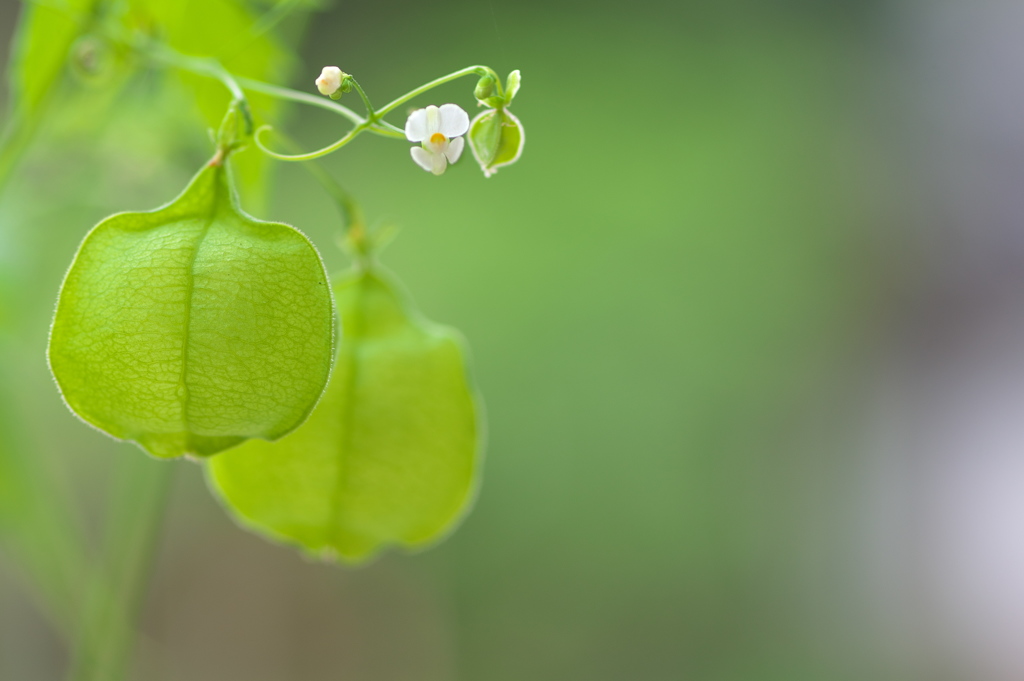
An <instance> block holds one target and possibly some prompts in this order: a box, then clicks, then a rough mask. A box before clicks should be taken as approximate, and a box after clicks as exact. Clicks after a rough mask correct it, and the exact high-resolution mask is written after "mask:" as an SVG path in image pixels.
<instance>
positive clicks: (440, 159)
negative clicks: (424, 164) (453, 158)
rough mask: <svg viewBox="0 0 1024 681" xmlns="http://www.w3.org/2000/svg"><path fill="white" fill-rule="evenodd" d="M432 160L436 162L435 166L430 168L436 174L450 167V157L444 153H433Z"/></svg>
mask: <svg viewBox="0 0 1024 681" xmlns="http://www.w3.org/2000/svg"><path fill="white" fill-rule="evenodd" d="M430 160H431V162H432V163H433V164H434V167H433V168H431V169H430V172H432V173H434V174H435V175H440V174H442V173H443V172H444V169H445V168H447V167H448V159H446V158H445V157H444V154H431V155H430Z"/></svg>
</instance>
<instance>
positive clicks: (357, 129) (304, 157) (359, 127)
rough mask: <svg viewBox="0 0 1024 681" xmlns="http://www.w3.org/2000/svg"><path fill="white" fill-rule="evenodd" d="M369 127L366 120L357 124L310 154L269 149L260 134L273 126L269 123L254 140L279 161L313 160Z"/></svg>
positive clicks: (346, 142)
mask: <svg viewBox="0 0 1024 681" xmlns="http://www.w3.org/2000/svg"><path fill="white" fill-rule="evenodd" d="M369 127H370V123H369V121H364V122H363V123H362V124H361V125H357V126H356V127H354V128H352V129H351V130H349V131H348V132H347V133H346V134H345V136H344V137H342V138H341V139H340V140H338V141H337V142H335V143H334V144H329V145H327V146H326V147H324V148H322V149H317V150H316V151H311V152H309V153H308V154H293V155H289V154H279V153H277V152H276V151H271V150H270V149H268V148H267V147H266V145H264V144H263V141H262V140H261V139H260V136H261V135H262V134H263V133H264V132H265V131H267V130H270V129H271V126H269V125H264V126H263V127H262V128H260V129H259V130H257V131H256V135H255V136H253V141H254V142H256V146H257V147H259V149H260V151H262V152H263V153H264V154H266V155H267V156H270V157H271V158H276V159H277V160H279V161H312V160H314V159H318V158H320V157H321V156H326V155H327V154H330V153H331V152H334V151H337V150H338V149H341V148H342V147H343V146H345V145H346V144H348V143H349V142H351V141H352V140H354V139H355V138H356V137H358V136H359V133H361V132H362V131H364V130H366V129H367V128H369Z"/></svg>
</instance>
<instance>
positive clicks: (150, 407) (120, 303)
mask: <svg viewBox="0 0 1024 681" xmlns="http://www.w3.org/2000/svg"><path fill="white" fill-rule="evenodd" d="M327 282H328V280H327V276H326V274H325V272H324V267H323V262H322V261H321V260H320V256H319V254H318V253H317V251H316V249H315V248H314V247H313V245H312V244H311V243H310V242H309V240H308V239H307V238H306V237H305V236H304V235H303V234H302V233H300V232H298V231H297V230H295V229H294V228H292V227H289V226H288V225H284V224H279V223H273V222H262V221H259V220H255V219H253V218H252V217H250V216H248V215H246V214H245V213H243V212H242V211H241V209H240V208H239V206H238V200H237V197H236V195H235V193H234V191H233V189H232V188H231V186H230V184H229V180H228V172H227V169H226V168H225V167H224V165H223V162H222V161H221V160H220V156H219V155H218V157H217V158H215V159H214V161H211V162H210V163H209V164H208V165H207V166H205V167H204V168H203V169H202V170H201V171H200V172H199V173H198V174H197V175H196V176H195V178H194V179H193V180H192V182H191V183H190V184H189V186H188V187H187V188H186V189H185V191H184V192H183V193H182V194H181V195H180V196H179V197H178V198H177V199H175V200H174V201H172V202H171V203H170V204H168V205H166V206H164V207H163V208H159V209H157V210H155V211H152V212H146V213H121V214H118V215H114V216H111V217H109V218H107V219H106V220H104V221H103V222H101V223H100V224H98V225H97V226H96V227H95V228H93V230H92V231H91V232H89V234H88V235H87V236H86V237H85V240H84V241H83V242H82V245H81V246H80V247H79V249H78V253H77V255H76V256H75V259H74V261H73V262H72V264H71V268H70V269H69V270H68V273H67V276H66V277H65V279H64V284H63V286H62V287H61V291H60V297H59V299H58V301H57V311H56V315H55V317H54V320H53V328H52V330H51V333H50V347H49V359H50V367H51V369H52V371H53V375H54V377H55V378H56V379H57V383H58V385H59V386H60V390H61V392H62V394H63V396H64V399H65V400H66V401H67V404H68V406H69V407H71V409H72V410H73V411H74V412H75V413H76V414H78V416H80V417H81V418H82V419H83V420H85V421H86V422H88V423H90V424H92V425H94V426H96V427H97V428H99V429H100V430H102V431H105V432H106V433H108V434H110V435H112V436H113V437H115V438H119V439H123V440H133V441H135V442H137V443H139V444H140V445H141V446H142V447H144V448H145V449H146V450H147V451H148V452H149V453H150V454H153V455H154V456H158V457H164V458H171V457H176V456H180V455H182V454H192V455H199V456H206V455H210V454H215V453H217V452H219V451H221V450H223V449H227V448H228V447H232V446H234V445H236V444H238V443H240V442H243V441H244V440H246V439H248V438H263V439H267V440H273V439H276V438H279V437H281V436H282V435H284V434H285V433H288V432H289V431H291V430H292V429H294V428H295V427H296V426H298V425H299V424H300V423H302V422H303V421H304V420H305V419H306V417H307V415H308V414H309V413H310V411H311V410H312V408H313V406H314V405H315V404H316V402H317V399H318V398H319V397H320V395H321V393H322V392H323V389H324V386H325V385H326V383H327V379H328V376H329V374H330V370H331V364H332V359H333V354H334V312H333V301H332V297H331V292H330V287H329V286H328V283H327Z"/></svg>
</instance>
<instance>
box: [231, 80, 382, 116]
mask: <svg viewBox="0 0 1024 681" xmlns="http://www.w3.org/2000/svg"><path fill="white" fill-rule="evenodd" d="M236 80H237V81H238V84H239V85H241V86H242V87H243V88H244V89H246V90H249V91H251V92H260V93H262V94H265V95H270V96H271V97H277V98H278V99H286V100H290V101H292V102H299V103H300V104H309V105H311V106H318V107H320V108H321V109H326V110H328V111H331V112H333V113H336V114H340V115H342V116H344V117H345V118H347V119H349V120H350V121H352V122H353V123H355V124H356V125H361V124H362V123H365V122H366V119H364V118H363V117H362V116H360V115H359V114H357V113H356V112H355V111H353V110H352V109H350V108H348V107H347V106H342V105H341V104H338V103H337V102H335V101H334V100H332V99H328V98H327V97H317V96H315V95H311V94H308V93H305V92H299V91H298V90H292V89H290V88H286V87H279V86H277V85H271V84H270V83H264V82H262V81H259V80H251V79H249V78H237V79H236Z"/></svg>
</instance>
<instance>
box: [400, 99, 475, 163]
mask: <svg viewBox="0 0 1024 681" xmlns="http://www.w3.org/2000/svg"><path fill="white" fill-rule="evenodd" d="M467 130H469V114H467V113H466V112H465V111H463V110H462V108H461V107H459V106H458V105H456V104H442V105H441V106H439V107H438V106H434V105H430V106H428V107H427V108H426V109H417V110H416V111H413V112H412V113H411V114H409V120H407V121H406V122H405V136H406V137H407V138H409V141H410V142H419V143H420V146H418V147H413V148H412V149H410V152H411V153H412V160H414V161H416V165H418V166H419V167H420V168H423V169H424V170H428V171H430V172H432V173H434V174H435V175H440V174H441V173H443V172H444V170H445V168H447V167H448V164H449V163H455V162H456V161H458V160H459V156H461V155H462V148H463V147H464V146H465V144H466V141H465V140H464V139H462V135H465V134H466V131H467Z"/></svg>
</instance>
